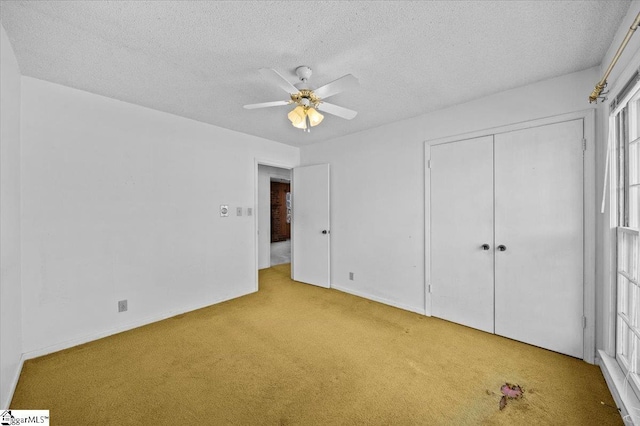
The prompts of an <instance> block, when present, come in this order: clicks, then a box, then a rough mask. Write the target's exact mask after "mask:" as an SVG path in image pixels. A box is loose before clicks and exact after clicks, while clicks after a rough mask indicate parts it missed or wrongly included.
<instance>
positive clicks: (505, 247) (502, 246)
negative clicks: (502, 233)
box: [498, 244, 507, 251]
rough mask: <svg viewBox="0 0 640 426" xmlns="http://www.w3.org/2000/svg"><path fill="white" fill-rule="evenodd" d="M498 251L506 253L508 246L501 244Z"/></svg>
mask: <svg viewBox="0 0 640 426" xmlns="http://www.w3.org/2000/svg"><path fill="white" fill-rule="evenodd" d="M498 250H500V251H506V250H507V246H505V245H502V244H500V245H499V246H498Z"/></svg>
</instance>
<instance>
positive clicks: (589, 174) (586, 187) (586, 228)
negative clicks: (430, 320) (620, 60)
mask: <svg viewBox="0 0 640 426" xmlns="http://www.w3.org/2000/svg"><path fill="white" fill-rule="evenodd" d="M595 111H596V110H595V108H591V109H586V110H581V111H575V112H570V113H566V114H560V115H555V116H551V117H544V118H540V119H535V120H529V121H523V122H519V123H514V124H507V125H503V126H498V127H492V128H487V129H482V130H476V131H472V132H468V133H462V134H457V135H452V136H447V137H442V138H436V139H430V140H425V141H424V191H425V197H424V202H425V205H424V229H425V238H424V245H425V247H424V253H425V263H424V265H425V271H424V277H425V282H424V295H425V298H424V307H425V315H427V316H431V312H432V310H431V293H430V285H431V284H430V283H431V237H430V236H431V189H430V188H431V173H430V161H431V146H432V145H441V144H445V143H452V142H457V141H461V140H465V139H473V138H477V137H481V136H489V135H495V134H499V133H507V132H511V131H515V130H523V129H528V128H532V127H540V126H545V125H548V124H555V123H561V122H564V121H571V120H578V119H582V120H583V134H584V140H585V150H584V156H583V160H582V167H583V212H584V222H583V241H584V242H583V244H584V253H583V277H584V283H583V285H584V292H583V312H584V314H583V315H584V317H585V328H584V331H583V346H584V358H583V359H584V361H586V362H588V363H589V364H594V363H595V355H596V329H595V325H596V324H595V323H596V304H595V290H596V288H595V269H596V207H595V206H596V191H595V183H596V182H595V181H596V160H595V158H596V156H595V151H596V149H595V148H596V145H595Z"/></svg>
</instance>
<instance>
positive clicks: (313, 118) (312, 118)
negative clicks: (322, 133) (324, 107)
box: [307, 108, 324, 127]
mask: <svg viewBox="0 0 640 426" xmlns="http://www.w3.org/2000/svg"><path fill="white" fill-rule="evenodd" d="M307 115H308V116H309V123H311V127H315V126H317V125H318V124H320V123H322V120H323V119H324V115H322V114H320V113H319V112H318V111H316V110H315V109H313V108H309V109H308V110H307Z"/></svg>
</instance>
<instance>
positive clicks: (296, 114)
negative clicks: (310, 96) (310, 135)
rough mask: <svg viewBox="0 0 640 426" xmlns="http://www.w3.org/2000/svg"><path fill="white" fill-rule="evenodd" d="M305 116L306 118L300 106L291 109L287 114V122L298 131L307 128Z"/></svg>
mask: <svg viewBox="0 0 640 426" xmlns="http://www.w3.org/2000/svg"><path fill="white" fill-rule="evenodd" d="M305 116H306V113H305V110H304V107H302V106H300V105H298V106H297V107H295V108H294V109H292V110H291V112H289V114H287V117H288V118H289V121H291V124H292V125H293V127H297V128H298V129H306V128H307V123H306V122H305Z"/></svg>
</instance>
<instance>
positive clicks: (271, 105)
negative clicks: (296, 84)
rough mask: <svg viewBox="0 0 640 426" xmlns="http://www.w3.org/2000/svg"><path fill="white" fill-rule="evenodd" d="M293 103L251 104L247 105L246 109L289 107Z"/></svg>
mask: <svg viewBox="0 0 640 426" xmlns="http://www.w3.org/2000/svg"><path fill="white" fill-rule="evenodd" d="M290 103H291V101H273V102H262V103H260V104H249V105H245V106H244V108H245V109H256V108H267V107H274V106H281V105H289V104H290Z"/></svg>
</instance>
